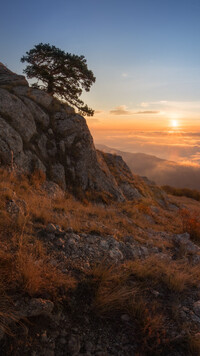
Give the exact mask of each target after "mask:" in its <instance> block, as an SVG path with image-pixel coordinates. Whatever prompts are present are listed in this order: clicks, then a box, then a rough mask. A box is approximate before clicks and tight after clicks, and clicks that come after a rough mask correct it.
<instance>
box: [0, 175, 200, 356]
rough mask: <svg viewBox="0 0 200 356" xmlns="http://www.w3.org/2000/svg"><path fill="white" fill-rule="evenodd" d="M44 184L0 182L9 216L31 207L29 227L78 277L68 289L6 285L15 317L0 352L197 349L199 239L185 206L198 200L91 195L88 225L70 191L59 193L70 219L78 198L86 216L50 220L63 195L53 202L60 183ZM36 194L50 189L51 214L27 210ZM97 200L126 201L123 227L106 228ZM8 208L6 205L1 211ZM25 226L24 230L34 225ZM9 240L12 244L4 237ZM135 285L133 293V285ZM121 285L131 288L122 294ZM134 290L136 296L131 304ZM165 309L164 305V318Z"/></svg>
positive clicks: (52, 258) (177, 353)
mask: <svg viewBox="0 0 200 356" xmlns="http://www.w3.org/2000/svg"><path fill="white" fill-rule="evenodd" d="M5 180H6V179H5ZM45 185H46V186H45ZM43 186H44V188H42V186H41V185H39V187H37V188H35V186H34V187H32V188H31V191H29V194H28V196H27V195H24V196H23V197H22V196H20V193H19V191H18V192H17V193H16V192H12V194H13V193H14V194H13V195H14V196H13V197H12V199H10V195H9V194H11V185H10V186H9V187H8V183H7V185H6V184H4V186H3V184H2V186H1V188H0V189H1V192H2V197H3V198H2V200H3V199H4V198H5V197H6V198H5V205H4V209H6V214H8V216H10V217H11V219H12V220H13V221H16V219H19V216H24V217H26V216H28V219H29V222H28V224H30V225H31V234H32V235H34V237H35V238H36V241H39V242H40V243H41V244H42V246H43V248H45V251H46V254H47V256H48V258H49V260H48V263H49V266H52V268H54V267H56V268H58V269H59V270H60V271H61V273H63V275H65V276H66V277H67V278H68V279H73V280H74V284H73V283H72V286H71V287H70V288H69V289H68V291H67V292H66V291H65V290H62V287H60V290H59V293H58V296H57V297H56V298H55V297H54V296H52V295H51V292H49V291H48V286H47V287H46V289H47V290H45V288H44V289H43V290H42V291H36V292H31V293H30V288H29V289H27V290H26V291H24V290H21V291H20V289H19V288H18V289H17V290H16V291H15V292H13V291H10V290H9V294H10V297H12V303H13V304H12V309H14V321H13V320H11V321H9V323H8V326H9V331H8V332H7V330H6V329H5V328H4V331H3V330H2V336H1V354H2V355H20V356H21V355H32V356H46V355H52V356H61V355H74V356H75V355H87V356H90V355H96V356H97V355H98V356H101V355H102V356H103V355H113V356H114V355H119V356H121V355H127V356H128V355H133V356H134V355H170V356H171V355H174V356H181V355H184V356H186V355H199V335H200V277H198V275H199V265H200V248H199V246H198V243H197V242H196V241H194V240H193V239H191V237H190V234H189V233H188V232H187V231H183V228H182V227H181V225H180V224H181V223H180V221H181V220H180V217H179V213H180V209H182V207H184V208H186V207H188V209H190V208H191V204H193V205H195V206H196V208H197V209H200V205H199V203H198V202H195V204H194V202H193V201H191V200H190V199H187V200H186V201H183V199H182V198H179V199H178V198H177V199H175V198H172V197H171V198H169V201H168V206H166V207H163V206H160V205H159V204H158V203H156V202H153V201H151V205H150V206H149V205H147V204H145V202H144V201H143V203H142V202H141V201H140V203H138V205H135V204H133V203H130V205H129V208H127V206H126V205H125V203H120V204H121V205H120V206H119V205H118V206H115V207H114V206H112V207H108V206H106V205H102V204H100V205H99V206H98V204H97V205H93V210H92V209H91V206H90V208H89V210H88V211H89V212H88V214H89V215H88V216H90V219H91V220H93V223H95V229H94V225H92V229H90V231H89V230H87V229H88V228H87V229H86V225H87V224H86V225H84V222H85V223H86V221H85V220H86V216H84V217H83V215H84V209H86V206H85V205H84V204H82V203H81V202H78V201H76V204H77V205H76V209H74V211H73V207H72V205H70V204H71V203H70V199H69V198H68V199H66V201H65V199H64V200H63V198H62V204H64V203H63V201H64V202H65V204H66V208H65V211H63V209H61V207H60V206H59V209H60V210H59V213H60V211H61V210H62V213H63V214H64V216H66V218H67V217H68V220H67V221H69V214H70V213H71V214H72V211H73V214H75V215H76V211H77V208H78V207H79V210H80V211H81V215H82V218H83V220H82V224H83V225H82V226H79V228H75V227H74V226H75V225H74V226H73V225H71V226H70V224H69V223H68V224H67V225H68V226H62V224H59V223H58V222H59V219H58V216H57V217H56V219H57V223H56V220H55V219H54V221H51V218H52V217H51V216H50V210H53V214H54V215H55V214H56V212H55V211H58V205H56V209H57V210H55V207H54V204H55V203H56V204H58V197H60V196H62V195H63V193H62V191H61V190H60V189H59V188H58V187H56V185H54V184H52V185H51V184H46V183H45V184H43ZM47 186H48V189H47ZM51 190H52V191H51ZM8 193H9V194H8ZM59 194H60V196H59ZM33 195H37V196H38V201H39V196H40V195H42V196H43V197H44V196H46V195H48V196H49V198H48V199H49V200H48V204H49V205H51V206H50V207H49V209H50V210H49V212H48V215H49V218H48V219H47V221H46V222H45V223H44V221H40V220H38V218H37V217H36V216H35V217H33V215H32V213H31V212H29V214H27V211H28V210H29V204H30V202H29V200H31V199H32V198H31V196H33ZM22 198H23V199H22ZM28 198H29V200H28ZM59 199H60V198H59ZM181 199H182V200H181ZM43 200H44V199H43ZM50 202H51V203H50ZM191 202H192V203H191ZM123 204H124V205H123ZM69 205H70V206H69ZM62 206H63V205H62ZM97 208H98V209H100V210H101V209H103V210H106V211H107V213H108V214H107V215H108V216H109V215H110V214H111V213H112V214H113V210H115V209H116V210H117V209H118V210H120V211H118V213H119V214H120V215H121V216H122V215H123V219H125V218H126V221H125V226H126V227H127V232H126V233H125V232H124V227H123V229H122V230H120V229H121V227H120V224H119V225H118V227H117V228H116V229H113V230H112V229H111V230H110V231H109V233H108V232H106V233H102V231H104V230H103V228H105V224H109V221H110V220H109V219H108V220H105V219H103V217H102V212H101V213H99V215H98V213H97V212H96V214H95V211H96V210H95V209H97ZM130 208H131V209H132V210H131V211H132V212H133V215H131V213H130V210H129V209H130ZM2 209H3V207H2V206H1V213H2ZM40 209H41V206H40ZM87 209H88V207H87ZM54 215H52V216H54ZM91 216H92V217H91ZM59 217H60V215H59ZM75 218H76V219H81V218H80V216H77V217H76V216H75ZM107 218H108V217H107ZM112 218H113V215H112ZM123 219H122V220H121V225H122V221H123ZM131 226H133V227H134V229H133V230H132V233H130V232H129V231H130V227H131ZM107 228H108V226H107ZM29 229H30V227H29V228H28V230H27V232H24V233H25V234H29V233H30V230H29ZM2 230H3V227H2ZM105 231H106V230H105ZM112 231H113V232H114V234H112ZM2 243H3V240H2ZM31 243H32V244H35V243H36V242H33V241H32V242H31ZM4 247H5V248H7V250H9V246H8V244H7V245H5V246H4ZM12 248H13V247H12ZM1 258H2V257H1ZM41 258H42V257H41V256H40V255H38V257H37V258H36V260H35V261H34V262H33V263H34V264H35V265H36V268H37V266H39V265H40V263H42V262H41ZM25 268H26V267H25ZM49 268H51V267H49ZM130 268H131V273H129V274H128V275H127V270H129V269H130ZM142 268H143V269H142ZM170 268H171V269H170ZM141 271H142V272H141ZM116 276H117V277H116ZM124 276H126V277H124ZM124 278H126V279H124ZM29 283H30V284H31V283H33V282H31V281H29ZM47 283H51V281H50V280H49V282H48V281H47ZM136 287H137V293H136V294H134V293H135V292H131V291H135V290H136ZM124 288H128V289H126V293H125V294H124V295H125V297H124V295H123V290H124ZM119 291H121V292H120V293H122V294H119V293H118V292H119ZM127 291H128V292H127ZM130 293H131V294H130ZM121 295H123V297H122V296H121ZM143 297H144V298H145V301H144V300H142V299H141V298H143ZM123 298H125V299H123ZM132 300H134V303H135V304H134V307H132V309H131V308H130V301H132ZM141 300H142V302H141ZM141 303H143V305H142V304H141ZM126 304H127V305H126ZM153 305H154V308H153V309H152V306H153ZM135 308H136V309H135ZM141 313H144V315H146V314H145V313H147V317H145V318H144V319H142V318H143V317H142V316H141V315H140V314H141ZM159 313H160V315H161V314H162V315H163V318H164V319H163V320H162V322H161V320H160V319H159Z"/></svg>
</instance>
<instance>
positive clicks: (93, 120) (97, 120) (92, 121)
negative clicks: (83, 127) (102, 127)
mask: <svg viewBox="0 0 200 356" xmlns="http://www.w3.org/2000/svg"><path fill="white" fill-rule="evenodd" d="M87 121H88V122H89V123H90V124H98V123H99V122H101V121H100V120H99V119H95V118H90V117H87Z"/></svg>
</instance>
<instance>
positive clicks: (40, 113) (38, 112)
mask: <svg viewBox="0 0 200 356" xmlns="http://www.w3.org/2000/svg"><path fill="white" fill-rule="evenodd" d="M22 99H23V101H24V103H25V104H26V105H27V106H28V108H29V110H30V111H31V114H32V115H33V117H34V119H35V122H36V124H39V125H41V126H42V127H43V128H47V127H48V126H49V116H48V115H47V114H46V113H45V112H44V110H42V109H41V108H40V107H39V106H38V105H37V104H36V103H35V102H34V101H33V100H30V99H28V98H26V97H23V98H22Z"/></svg>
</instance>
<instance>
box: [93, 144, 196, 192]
mask: <svg viewBox="0 0 200 356" xmlns="http://www.w3.org/2000/svg"><path fill="white" fill-rule="evenodd" d="M96 147H97V148H98V149H101V150H102V151H104V152H109V153H112V154H117V155H120V156H122V158H123V159H124V161H125V162H126V163H127V165H128V166H129V167H130V169H131V170H132V172H134V173H135V174H139V175H141V176H146V177H148V178H149V179H151V180H153V181H154V182H155V183H156V184H158V185H165V184H167V185H171V186H174V187H177V188H191V189H197V190H200V168H199V167H196V166H185V165H181V164H178V163H176V162H173V161H167V160H164V159H160V158H158V157H156V156H152V155H147V154H145V153H130V152H123V151H120V150H117V149H114V148H110V147H107V146H105V145H99V144H98V145H96Z"/></svg>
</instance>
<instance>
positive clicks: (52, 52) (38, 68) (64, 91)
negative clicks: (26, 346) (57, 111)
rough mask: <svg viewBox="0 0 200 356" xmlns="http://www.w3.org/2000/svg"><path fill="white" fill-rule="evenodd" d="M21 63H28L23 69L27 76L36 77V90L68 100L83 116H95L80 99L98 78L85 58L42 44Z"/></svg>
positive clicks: (31, 51) (28, 53) (22, 59)
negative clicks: (84, 91) (89, 67)
mask: <svg viewBox="0 0 200 356" xmlns="http://www.w3.org/2000/svg"><path fill="white" fill-rule="evenodd" d="M21 62H23V63H24V62H27V63H29V65H27V67H26V69H25V70H24V73H25V74H26V75H27V77H28V78H29V79H32V78H37V83H35V84H33V86H34V87H37V88H40V89H43V90H45V91H47V93H49V94H51V95H56V96H58V97H59V98H61V99H64V100H66V101H67V103H68V104H69V105H72V106H75V107H76V108H78V110H79V112H80V113H81V114H86V115H88V116H92V115H93V114H94V111H93V110H92V109H91V108H89V107H88V106H87V105H84V102H83V101H82V100H81V99H80V95H81V94H82V91H83V89H85V90H86V91H89V90H90V87H91V85H92V84H93V83H94V82H95V79H96V78H95V77H94V74H93V72H92V71H91V70H89V69H88V67H87V63H86V59H85V57H84V56H82V55H81V56H78V55H75V54H71V53H68V52H64V51H62V50H60V49H59V48H56V47H55V46H50V44H48V43H47V44H43V43H40V44H38V45H36V46H35V47H34V48H33V49H31V50H30V51H29V52H26V55H25V56H23V57H22V58H21ZM41 82H42V84H40V83H41Z"/></svg>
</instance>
